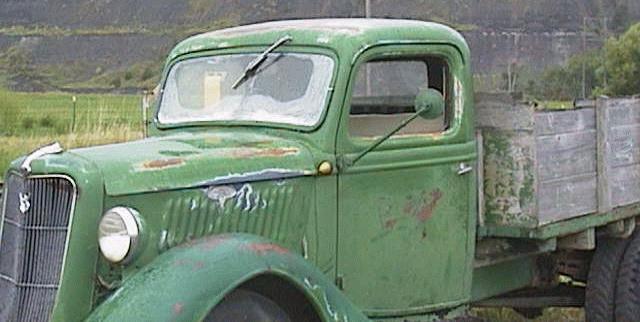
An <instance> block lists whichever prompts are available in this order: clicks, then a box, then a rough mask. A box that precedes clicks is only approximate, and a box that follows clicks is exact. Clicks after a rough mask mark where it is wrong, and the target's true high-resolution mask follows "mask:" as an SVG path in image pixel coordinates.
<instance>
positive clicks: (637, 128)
mask: <svg viewBox="0 0 640 322" xmlns="http://www.w3.org/2000/svg"><path fill="white" fill-rule="evenodd" d="M638 109H640V106H639V107H638ZM607 130H608V138H607V145H606V152H605V155H606V160H605V162H607V163H608V165H609V166H610V167H613V168H615V167H621V166H626V165H631V164H635V163H640V124H633V125H624V126H612V125H611V123H610V124H609V127H608V128H607Z"/></svg>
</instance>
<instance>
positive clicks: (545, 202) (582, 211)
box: [538, 173, 598, 225]
mask: <svg viewBox="0 0 640 322" xmlns="http://www.w3.org/2000/svg"><path fill="white" fill-rule="evenodd" d="M596 185H597V179H596V174H595V173H592V174H587V175H580V176H575V177H569V178H563V179H562V180H555V181H547V182H541V183H540V184H539V186H538V187H539V188H538V223H539V224H540V225H544V224H548V223H552V222H556V221H560V220H564V219H567V218H568V217H576V216H580V215H586V214H589V213H594V212H596V211H597V208H598V201H597V195H596Z"/></svg>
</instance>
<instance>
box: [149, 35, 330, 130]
mask: <svg viewBox="0 0 640 322" xmlns="http://www.w3.org/2000/svg"><path fill="white" fill-rule="evenodd" d="M267 46H268V44H267ZM264 48H265V47H264V46H262V45H251V46H237V47H230V48H225V49H221V50H205V51H200V52H190V53H187V54H184V55H180V56H178V57H176V58H175V59H173V60H172V61H170V62H169V63H167V65H166V66H165V68H164V71H163V73H162V80H161V82H160V84H161V86H160V93H159V95H158V99H157V100H156V102H154V106H153V108H154V114H153V115H154V116H153V123H154V124H155V125H156V127H157V128H158V129H159V130H169V129H176V128H185V127H211V126H250V127H263V128H278V129H288V130H295V131H303V132H313V131H315V130H317V129H318V128H319V127H320V126H322V124H323V123H324V120H325V119H326V116H327V113H328V109H329V106H330V105H331V102H332V101H333V94H334V92H335V83H336V80H337V76H338V75H337V74H338V70H339V64H340V61H339V59H338V55H337V53H336V52H335V51H333V50H331V49H329V48H327V47H319V46H299V45H286V46H284V47H281V48H278V49H276V50H275V51H274V52H273V53H272V54H314V55H322V56H326V57H328V58H329V59H331V60H332V63H333V70H332V72H331V80H330V81H329V87H328V88H327V96H326V99H325V102H324V104H323V106H322V112H321V113H320V117H319V118H318V120H317V121H316V123H315V124H313V125H295V124H290V123H275V122H266V121H230V120H210V121H189V122H176V123H162V122H160V120H159V118H158V114H159V113H160V107H161V106H162V100H163V99H164V89H165V87H166V86H167V82H168V77H169V75H170V73H171V71H172V70H173V68H174V67H175V66H176V65H177V64H178V63H180V62H183V61H186V60H191V59H198V58H206V57H213V56H222V55H234V54H249V55H255V54H260V53H261V52H263V51H264Z"/></svg>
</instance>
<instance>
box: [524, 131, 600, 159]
mask: <svg viewBox="0 0 640 322" xmlns="http://www.w3.org/2000/svg"><path fill="white" fill-rule="evenodd" d="M536 144H537V145H538V153H541V152H542V153H547V154H548V153H555V152H564V151H571V150H579V149H584V148H594V149H595V147H596V131H595V130H587V131H581V132H573V133H562V134H553V135H544V136H537V137H536Z"/></svg>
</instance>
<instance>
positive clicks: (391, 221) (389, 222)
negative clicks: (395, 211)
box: [384, 218, 398, 229]
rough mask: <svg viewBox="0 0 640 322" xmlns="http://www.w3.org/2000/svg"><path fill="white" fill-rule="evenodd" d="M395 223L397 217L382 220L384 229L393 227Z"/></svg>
mask: <svg viewBox="0 0 640 322" xmlns="http://www.w3.org/2000/svg"><path fill="white" fill-rule="evenodd" d="M397 223H398V219H397V218H391V219H387V220H386V221H385V222H384V228H385V229H393V228H395V226H396V224H397Z"/></svg>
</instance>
